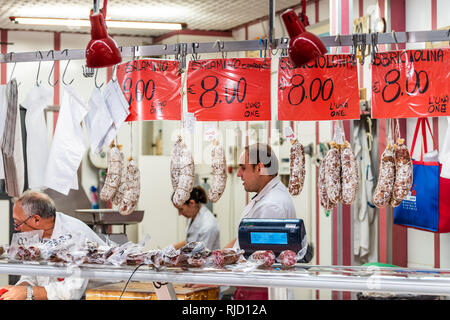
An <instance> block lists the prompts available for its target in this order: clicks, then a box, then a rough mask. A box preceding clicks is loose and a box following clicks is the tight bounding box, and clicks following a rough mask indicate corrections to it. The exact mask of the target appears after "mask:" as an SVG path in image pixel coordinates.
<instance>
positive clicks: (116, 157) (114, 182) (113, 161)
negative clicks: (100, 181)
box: [100, 146, 123, 201]
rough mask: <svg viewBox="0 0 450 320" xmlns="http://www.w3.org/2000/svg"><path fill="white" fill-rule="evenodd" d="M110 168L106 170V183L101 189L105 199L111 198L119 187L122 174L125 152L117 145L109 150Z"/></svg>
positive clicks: (101, 196) (102, 196)
mask: <svg viewBox="0 0 450 320" xmlns="http://www.w3.org/2000/svg"><path fill="white" fill-rule="evenodd" d="M107 158H108V168H107V171H106V178H105V184H104V185H103V188H102V190H101V191H100V198H101V199H102V200H103V201H109V200H111V199H112V198H113V197H114V195H115V193H116V191H117V189H118V188H119V184H120V179H121V176H122V166H123V153H122V152H121V151H120V150H119V148H117V147H116V146H114V147H112V148H111V149H109V150H108V153H107Z"/></svg>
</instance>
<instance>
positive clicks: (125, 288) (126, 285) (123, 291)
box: [119, 263, 145, 300]
mask: <svg viewBox="0 0 450 320" xmlns="http://www.w3.org/2000/svg"><path fill="white" fill-rule="evenodd" d="M143 265H145V263H141V264H140V265H138V266H137V267H136V268H135V269H134V271H133V273H132V274H131V276H130V277H129V278H128V281H127V283H126V284H125V287H124V288H123V290H122V293H121V294H120V297H119V300H121V299H122V296H123V294H124V293H125V290H127V287H128V283H130V280H131V278H132V277H133V275H134V274H135V273H136V271H137V270H138V269H139V268H140V267H142V266H143Z"/></svg>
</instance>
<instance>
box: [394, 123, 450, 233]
mask: <svg viewBox="0 0 450 320" xmlns="http://www.w3.org/2000/svg"><path fill="white" fill-rule="evenodd" d="M421 126H422V141H423V144H422V148H421V154H420V161H417V160H414V159H413V161H412V163H413V183H412V187H411V190H410V192H409V193H408V196H407V197H406V198H405V199H404V200H403V201H402V203H401V204H400V205H399V206H398V207H397V208H395V210H394V223H395V224H399V225H403V226H407V227H413V228H418V229H422V230H426V231H432V232H439V233H443V232H450V197H449V194H450V193H449V192H450V180H449V179H445V178H442V177H440V173H441V169H442V166H441V164H440V163H439V162H438V161H424V160H423V152H424V151H425V153H427V152H428V151H427V136H426V128H428V129H429V131H430V133H431V136H433V134H432V132H431V128H430V124H429V122H428V119H426V118H419V119H418V120H417V124H416V129H415V132H414V137H413V143H412V147H411V155H412V154H413V152H414V147H415V144H416V140H417V136H418V133H419V128H420V127H421ZM433 144H434V139H433ZM434 150H437V148H436V145H434Z"/></svg>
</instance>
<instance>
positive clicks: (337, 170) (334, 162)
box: [325, 142, 342, 203]
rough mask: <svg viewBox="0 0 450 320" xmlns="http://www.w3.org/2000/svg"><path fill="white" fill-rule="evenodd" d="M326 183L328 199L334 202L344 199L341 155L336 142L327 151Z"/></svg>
mask: <svg viewBox="0 0 450 320" xmlns="http://www.w3.org/2000/svg"><path fill="white" fill-rule="evenodd" d="M325 185H326V187H327V195H328V199H329V200H330V201H331V202H332V203H338V202H340V201H341V200H342V185H341V156H340V152H339V148H338V146H337V145H336V143H335V142H332V143H331V149H330V150H328V153H327V161H326V162H325Z"/></svg>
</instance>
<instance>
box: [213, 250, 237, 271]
mask: <svg viewBox="0 0 450 320" xmlns="http://www.w3.org/2000/svg"><path fill="white" fill-rule="evenodd" d="M243 253H244V250H238V249H234V248H229V249H221V250H220V249H219V250H214V251H213V252H212V253H211V259H212V263H213V264H214V266H216V267H218V268H222V267H224V266H226V265H230V264H235V263H236V262H238V261H239V260H240V258H241V257H242V254H243Z"/></svg>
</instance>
